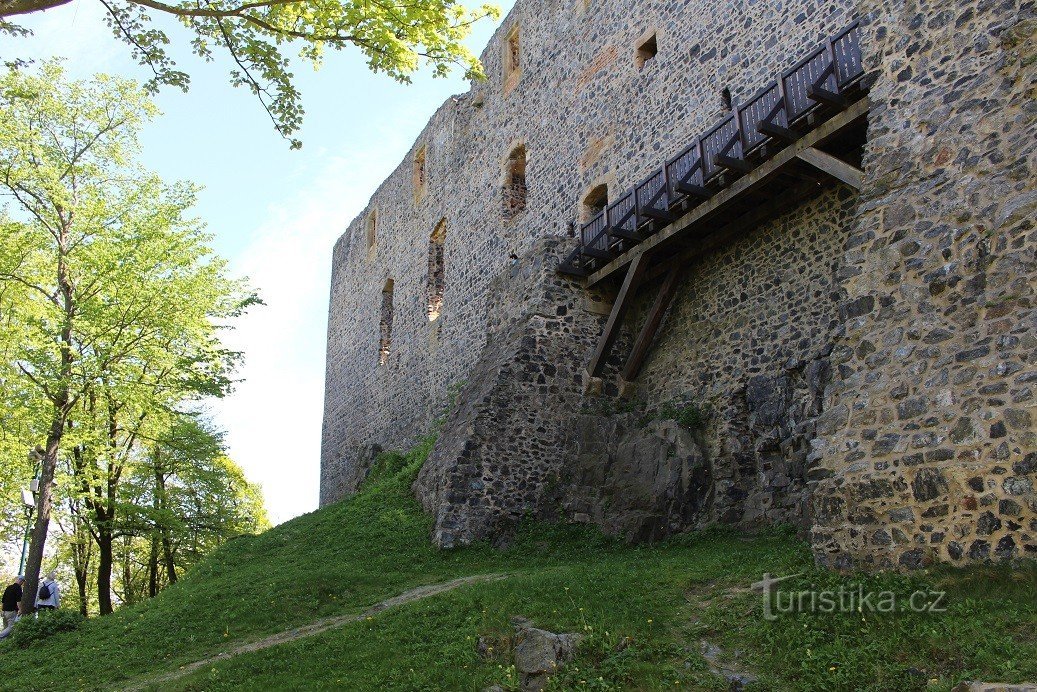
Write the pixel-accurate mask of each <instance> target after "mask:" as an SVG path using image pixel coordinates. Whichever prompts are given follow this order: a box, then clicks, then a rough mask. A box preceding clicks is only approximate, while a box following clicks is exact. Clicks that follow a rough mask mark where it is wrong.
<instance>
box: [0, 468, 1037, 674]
mask: <svg viewBox="0 0 1037 692" xmlns="http://www.w3.org/2000/svg"><path fill="white" fill-rule="evenodd" d="M421 456H422V455H421V453H420V452H419V453H417V454H415V455H413V457H412V458H411V459H410V460H409V461H410V462H411V463H410V464H409V465H408V467H407V468H405V469H403V470H402V471H399V472H396V473H393V472H391V470H390V471H389V472H386V473H385V474H383V476H384V477H383V478H382V479H381V480H379V481H378V482H376V483H374V484H372V485H371V487H369V488H368V489H367V490H366V491H365V492H364V493H362V494H360V495H359V496H357V497H355V498H353V499H352V500H350V501H347V502H343V503H339V504H337V505H334V506H331V507H328V508H326V509H323V510H321V511H319V512H315V513H313V514H310V515H307V516H304V517H300V518H299V519H296V520H294V521H291V522H288V523H287V524H284V525H282V526H280V527H277V528H275V529H273V530H271V531H269V532H267V533H265V534H263V535H261V536H258V537H250V538H242V539H238V540H234V541H232V542H230V543H229V544H228V545H226V546H225V547H224V548H222V549H220V550H219V551H217V552H216V553H215V554H214V555H212V556H211V557H210V558H209V559H208V560H207V561H206V562H205V563H204V564H203V565H201V566H200V567H199V568H197V569H196V570H194V571H193V572H192V573H191V574H189V575H188V576H187V577H186V578H185V579H183V580H182V581H181V582H180V583H178V584H176V585H175V586H173V587H171V588H170V589H168V590H166V591H165V592H163V594H162V595H161V596H159V597H158V598H156V599H154V600H152V601H151V602H148V603H145V604H141V605H139V606H135V607H132V608H126V609H123V610H121V611H120V612H118V613H116V614H115V615H113V616H110V617H108V618H104V619H98V620H92V621H90V622H88V623H87V624H86V625H85V626H84V627H83V628H82V629H80V630H79V631H77V632H72V633H67V634H59V635H54V636H53V637H52V638H51V639H50V640H48V641H47V642H45V643H43V644H40V645H38V646H36V647H34V648H32V649H29V650H20V649H16V648H13V647H11V646H10V645H5V646H3V648H2V649H0V655H2V656H3V660H4V663H5V675H4V679H3V683H2V687H3V688H4V689H13V688H15V687H22V688H28V689H70V688H111V687H117V686H119V684H120V683H125V682H127V681H129V680H131V679H134V678H137V677H139V676H141V675H144V674H150V673H157V672H163V671H166V670H171V669H175V668H176V667H177V666H178V665H181V664H184V663H187V662H190V661H193V660H198V659H201V658H205V657H207V656H211V655H213V654H215V653H217V652H218V651H220V650H221V649H222V648H225V647H227V646H228V645H229V644H230V643H232V642H236V641H242V640H248V639H254V638H257V637H258V636H260V635H263V634H268V633H271V632H275V631H280V630H283V629H286V628H288V627H291V626H293V625H299V624H302V623H306V622H310V621H312V620H314V619H316V618H318V617H321V616H325V615H333V614H343V613H351V612H358V611H360V610H362V609H363V608H364V607H365V606H369V605H371V604H373V603H376V602H378V601H379V600H382V599H383V598H385V597H388V596H391V595H395V594H397V593H399V592H401V591H403V590H405V589H406V588H408V587H412V586H416V585H419V584H427V583H433V582H438V581H443V580H447V579H450V578H452V577H456V576H461V575H468V574H479V573H487V572H507V573H508V574H510V575H511V576H509V578H507V579H505V580H503V581H499V582H492V583H484V584H477V585H472V586H466V587H463V588H461V589H459V590H457V591H454V592H451V593H448V594H444V595H440V596H436V597H433V598H430V599H428V600H425V601H420V602H416V603H411V604H409V605H405V606H401V607H399V608H394V609H391V610H389V611H385V612H383V613H380V614H378V615H377V616H375V617H373V618H370V619H367V620H364V621H360V622H356V623H353V624H350V625H347V626H344V627H342V628H340V629H336V630H333V631H330V632H326V633H324V634H321V635H318V636H315V637H311V638H308V639H304V640H300V641H297V642H293V643H290V644H286V645H282V646H279V647H275V648H273V649H268V650H266V651H261V652H257V653H253V654H247V655H243V656H240V657H237V658H234V659H233V660H229V661H224V662H221V663H218V664H216V665H213V666H212V667H209V668H206V669H204V670H202V671H199V672H198V673H195V674H194V675H192V676H188V677H186V678H183V679H181V680H180V681H178V682H177V683H176V684H175V687H176V688H177V689H189V690H202V689H205V690H218V689H257V690H260V689H264V690H265V689H316V688H325V689H330V688H348V689H357V690H363V689H370V690H375V689H379V690H384V689H406V690H438V689H449V690H454V689H458V690H466V689H467V690H479V689H482V688H483V687H485V686H487V685H489V684H492V683H494V682H498V683H502V684H504V685H505V686H506V687H507V686H508V685H509V683H510V684H513V683H514V681H515V673H514V670H513V669H511V668H510V666H509V657H508V655H507V648H508V645H509V641H508V634H509V632H510V627H509V625H508V619H509V617H510V616H512V615H524V616H526V617H529V618H531V619H533V620H534V622H536V623H537V624H538V625H539V626H542V627H546V628H548V629H552V630H555V631H580V632H583V633H585V634H586V635H587V639H586V640H585V642H584V644H583V646H582V647H581V649H580V653H579V657H578V659H577V661H576V662H574V663H573V664H571V665H570V666H568V667H567V668H566V669H565V670H564V671H563V672H562V674H560V675H559V676H558V678H556V679H555V680H554V686H555V687H556V688H559V689H569V688H577V689H583V688H590V689H624V688H635V689H662V688H668V689H669V688H674V687H680V688H685V689H718V690H719V689H725V688H726V686H725V684H724V682H723V681H722V680H721V679H720V678H717V677H715V676H713V675H712V674H710V673H709V671H708V666H707V664H706V661H705V660H704V659H703V657H702V655H701V653H700V644H699V642H700V641H701V640H702V639H708V640H709V641H710V642H712V643H714V644H717V645H719V646H720V647H722V648H723V649H724V650H725V651H727V652H734V651H739V652H740V664H739V665H742V666H745V667H749V668H751V669H752V670H753V671H754V672H755V673H756V674H757V675H759V677H760V683H759V685H758V687H759V688H760V689H790V688H795V689H804V690H805V689H818V690H821V689H847V690H850V689H877V690H885V689H924V688H925V687H926V686H927V685H931V686H934V687H936V688H943V689H946V688H948V687H950V686H951V685H952V684H953V683H955V682H957V681H958V680H961V679H965V678H982V679H994V680H1004V681H1021V680H1026V679H1029V680H1034V679H1037V635H1035V634H1034V631H1035V629H1037V599H1035V596H1034V594H1035V593H1037V571H1035V570H1034V569H1031V568H1026V569H1020V570H1016V571H1015V572H1012V573H1009V572H1006V571H1003V570H994V569H992V568H984V569H979V570H971V571H965V572H962V571H941V572H938V573H930V574H926V575H917V576H914V577H912V578H910V579H908V578H904V577H899V576H895V575H884V576H877V577H860V576H857V577H852V578H840V577H837V576H835V575H832V574H829V573H824V572H818V571H816V570H814V568H813V566H812V561H811V558H810V554H809V551H808V550H807V549H806V546H805V545H804V544H803V543H802V542H800V541H798V540H796V539H795V538H794V537H792V536H790V535H788V534H785V533H781V532H774V533H770V534H766V535H762V536H758V537H756V538H754V539H752V540H743V539H741V538H739V537H738V536H735V535H732V534H725V533H721V532H710V533H708V534H704V535H699V536H693V537H689V536H686V537H680V538H676V539H674V540H671V541H668V542H666V543H665V544H662V545H659V546H655V547H640V548H636V547H627V546H623V545H621V544H618V543H615V542H613V541H611V540H609V539H606V538H603V537H602V536H600V535H599V534H596V533H594V532H592V531H588V530H581V529H575V528H571V527H570V528H557V527H548V526H536V525H532V526H529V527H526V528H525V530H523V531H522V532H521V533H520V535H519V537H518V538H517V540H516V542H515V544H514V545H513V546H512V547H511V548H510V549H508V550H507V551H504V552H500V551H493V550H491V549H489V548H487V547H485V546H477V547H472V548H467V549H463V550H457V551H452V552H440V551H436V550H434V549H433V548H432V547H431V546H430V544H429V542H428V535H429V531H430V520H429V519H428V518H427V517H426V516H424V515H423V514H422V513H421V512H420V509H419V508H418V507H417V505H416V503H415V502H414V500H413V499H412V498H411V497H410V494H409V485H410V481H411V479H412V478H413V475H414V473H415V472H416V468H417V465H418V464H420V461H421ZM763 572H771V573H774V574H792V573H796V572H804V575H803V576H801V577H798V578H797V579H795V580H793V581H791V582H787V583H786V584H787V585H790V588H806V587H807V586H808V585H809V584H811V583H812V584H815V585H826V586H830V587H837V586H839V585H848V584H851V583H853V584H857V583H862V584H864V585H866V586H867V587H869V588H877V589H891V590H894V591H896V592H898V593H901V594H906V593H909V592H911V591H912V590H914V589H915V588H919V587H921V588H926V589H928V588H947V589H949V591H950V597H949V599H948V603H949V606H950V611H949V612H948V613H945V614H942V615H935V614H922V615H904V614H897V615H886V616H877V615H874V614H862V615H860V614H859V615H822V614H815V615H809V614H799V615H792V616H784V617H782V618H780V619H779V620H778V621H776V622H765V621H764V620H763V619H762V618H761V604H760V599H759V596H758V595H756V594H752V593H747V592H744V591H743V589H744V587H746V586H747V585H748V584H749V583H750V582H752V581H756V580H758V579H759V578H760V575H761V574H762V573H763ZM479 636H489V637H491V638H494V639H495V640H496V641H497V642H498V646H497V647H496V648H497V652H496V653H495V655H494V656H493V657H491V658H490V659H488V660H483V659H481V658H480V657H479V656H478V655H477V654H476V650H475V640H476V638H477V637H479ZM627 637H629V638H630V639H631V640H632V644H630V645H629V646H626V647H621V646H617V645H618V644H619V643H620V641H621V640H623V639H624V638H627ZM41 661H44V662H46V663H45V664H44V665H43V666H41V665H40V662H41ZM932 681H935V682H932ZM167 687H168V686H167Z"/></svg>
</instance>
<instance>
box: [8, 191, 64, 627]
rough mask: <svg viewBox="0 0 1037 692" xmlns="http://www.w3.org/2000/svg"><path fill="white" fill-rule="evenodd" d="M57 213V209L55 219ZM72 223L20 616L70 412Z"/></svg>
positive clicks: (31, 596) (60, 246) (30, 602)
mask: <svg viewBox="0 0 1037 692" xmlns="http://www.w3.org/2000/svg"><path fill="white" fill-rule="evenodd" d="M61 211H62V210H61V209H60V208H59V209H58V212H59V215H60V214H61ZM71 223H72V218H71V216H66V217H64V218H63V219H62V227H61V229H60V231H59V233H58V237H57V280H58V292H59V293H60V295H61V308H62V311H63V313H64V316H63V317H64V319H63V322H62V325H61V334H60V335H59V338H58V343H59V345H60V347H61V370H60V374H61V379H60V380H59V384H58V385H57V387H56V388H55V390H54V391H53V393H50V392H47V394H48V396H49V398H50V402H51V419H50V430H49V431H48V433H47V446H46V448H45V449H44V453H43V463H42V468H41V469H40V488H39V492H37V493H36V523H35V525H33V527H32V536H31V538H30V540H29V552H28V555H27V556H26V561H25V587H24V593H23V596H22V603H21V612H22V614H28V613H32V612H34V611H35V610H36V594H37V590H38V589H39V585H40V568H41V567H42V566H43V549H44V547H45V546H46V543H47V531H48V530H49V529H50V510H51V503H52V499H53V494H54V490H53V488H52V487H51V486H52V485H53V483H54V472H55V471H56V470H57V467H58V452H59V451H60V449H61V439H62V437H63V436H64V434H65V425H66V424H67V423H68V416H69V413H70V412H71V410H72V406H73V400H72V396H71V393H70V391H69V382H70V381H71V379H72V364H73V363H74V362H75V353H74V351H73V345H72V324H73V321H74V319H75V314H76V310H75V307H76V306H75V296H74V295H73V288H72V282H71V280H69V276H68V265H67V263H66V262H67V256H68V228H69V226H70V225H71Z"/></svg>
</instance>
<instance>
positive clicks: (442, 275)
mask: <svg viewBox="0 0 1037 692" xmlns="http://www.w3.org/2000/svg"><path fill="white" fill-rule="evenodd" d="M445 291H446V219H443V220H441V221H440V222H439V223H437V224H436V227H435V228H434V229H432V236H431V237H430V238H429V244H428V321H429V322H434V321H435V320H437V319H438V318H439V315H440V313H442V312H443V293H444V292H445Z"/></svg>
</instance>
